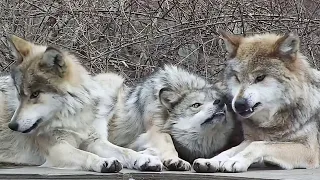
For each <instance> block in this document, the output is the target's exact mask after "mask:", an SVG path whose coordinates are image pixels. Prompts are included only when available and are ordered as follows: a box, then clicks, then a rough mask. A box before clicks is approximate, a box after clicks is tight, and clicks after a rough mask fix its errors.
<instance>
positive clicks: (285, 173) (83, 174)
mask: <svg viewBox="0 0 320 180" xmlns="http://www.w3.org/2000/svg"><path fill="white" fill-rule="evenodd" d="M0 179H92V180H95V179H121V180H140V179H152V180H158V179H170V180H175V179H176V180H183V179H191V180H192V179H194V180H196V179H212V180H215V179H217V180H222V179H223V180H226V179H231V180H232V179H286V180H319V179H320V169H312V170H311V169H295V170H270V169H261V168H256V169H250V170H249V171H248V172H244V173H195V172H190V171H189V172H178V171H163V172H159V173H155V172H140V171H135V170H128V169H123V170H122V171H121V172H120V173H107V174H103V173H95V172H88V171H76V170H63V169H52V168H40V167H30V166H29V167H5V168H1V169H0Z"/></svg>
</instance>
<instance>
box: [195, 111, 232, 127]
mask: <svg viewBox="0 0 320 180" xmlns="http://www.w3.org/2000/svg"><path fill="white" fill-rule="evenodd" d="M225 114H226V111H225V110H221V111H218V112H215V113H213V114H212V116H210V117H209V118H207V119H206V120H205V121H204V122H203V123H201V125H204V124H207V123H212V122H213V120H214V119H216V118H218V117H223V116H225Z"/></svg>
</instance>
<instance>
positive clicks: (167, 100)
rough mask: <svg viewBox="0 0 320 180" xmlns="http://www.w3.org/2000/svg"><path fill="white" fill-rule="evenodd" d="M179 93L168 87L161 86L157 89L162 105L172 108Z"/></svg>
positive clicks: (178, 97) (179, 96) (177, 99)
mask: <svg viewBox="0 0 320 180" xmlns="http://www.w3.org/2000/svg"><path fill="white" fill-rule="evenodd" d="M180 98H181V95H180V94H178V93H176V92H174V91H173V90H171V89H169V88H162V89H161V90H160V91H159V99H160V102H161V104H162V105H163V106H165V107H166V108H167V109H172V108H173V107H174V105H175V104H176V103H177V102H178V101H179V99H180Z"/></svg>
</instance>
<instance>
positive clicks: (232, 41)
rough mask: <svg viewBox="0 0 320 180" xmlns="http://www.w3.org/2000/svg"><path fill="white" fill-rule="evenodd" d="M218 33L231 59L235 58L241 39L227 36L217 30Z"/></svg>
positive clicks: (235, 36)
mask: <svg viewBox="0 0 320 180" xmlns="http://www.w3.org/2000/svg"><path fill="white" fill-rule="evenodd" d="M218 33H219V34H220V36H221V38H222V39H223V40H224V44H225V47H226V49H227V51H228V53H229V55H230V56H231V57H232V56H235V55H236V53H237V50H238V47H239V45H240V43H241V40H242V38H243V37H242V36H237V35H233V34H229V33H227V32H226V31H223V30H218Z"/></svg>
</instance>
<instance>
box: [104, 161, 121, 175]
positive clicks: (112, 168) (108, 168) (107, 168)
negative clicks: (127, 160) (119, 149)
mask: <svg viewBox="0 0 320 180" xmlns="http://www.w3.org/2000/svg"><path fill="white" fill-rule="evenodd" d="M121 169H122V164H121V163H120V162H119V161H118V160H117V159H115V158H107V159H105V160H104V161H103V162H102V163H101V164H100V171H98V172H102V173H115V172H119V171H121Z"/></svg>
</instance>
